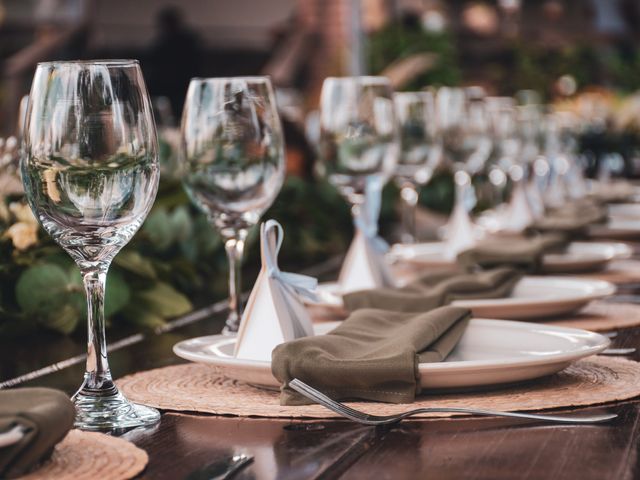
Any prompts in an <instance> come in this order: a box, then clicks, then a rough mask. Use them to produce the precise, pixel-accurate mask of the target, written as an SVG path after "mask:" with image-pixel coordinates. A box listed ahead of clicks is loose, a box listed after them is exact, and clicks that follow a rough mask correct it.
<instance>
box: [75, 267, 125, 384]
mask: <svg viewBox="0 0 640 480" xmlns="http://www.w3.org/2000/svg"><path fill="white" fill-rule="evenodd" d="M82 278H83V282H84V288H85V291H86V293H87V307H88V308H87V324H88V325H87V326H88V333H89V336H88V341H87V367H86V371H85V374H84V383H83V384H82V387H81V388H80V391H79V392H78V393H81V394H83V395H89V396H107V395H114V394H116V393H117V392H118V390H117V389H116V386H115V385H114V383H113V381H112V378H111V371H110V370H109V362H108V361H107V341H106V338H105V318H104V293H105V286H106V282H107V269H106V268H104V269H91V270H85V271H83V272H82Z"/></svg>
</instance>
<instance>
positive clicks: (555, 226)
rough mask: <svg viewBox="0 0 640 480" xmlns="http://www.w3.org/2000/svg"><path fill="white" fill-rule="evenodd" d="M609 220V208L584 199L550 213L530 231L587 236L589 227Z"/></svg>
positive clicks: (533, 225) (529, 229)
mask: <svg viewBox="0 0 640 480" xmlns="http://www.w3.org/2000/svg"><path fill="white" fill-rule="evenodd" d="M606 220H607V208H606V207H605V206H602V205H599V204H598V203H597V202H594V201H593V200H588V199H583V200H576V201H573V202H569V203H568V204H567V205H565V206H563V207H560V208H556V209H553V210H551V211H550V212H548V213H547V214H546V215H545V216H544V217H542V218H541V219H539V220H536V221H535V222H534V223H533V224H532V225H531V226H530V227H529V228H528V229H527V231H528V232H530V233H531V232H535V233H551V232H555V233H563V234H566V235H568V236H570V237H573V238H576V237H582V236H585V235H586V231H587V228H588V227H589V225H592V224H594V223H602V222H604V221H606Z"/></svg>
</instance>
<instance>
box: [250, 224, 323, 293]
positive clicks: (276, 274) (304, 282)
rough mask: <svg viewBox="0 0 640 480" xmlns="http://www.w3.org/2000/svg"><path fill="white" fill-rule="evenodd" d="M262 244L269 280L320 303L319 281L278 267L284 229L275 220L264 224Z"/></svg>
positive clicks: (261, 236) (261, 237)
mask: <svg viewBox="0 0 640 480" xmlns="http://www.w3.org/2000/svg"><path fill="white" fill-rule="evenodd" d="M260 233H261V235H260V241H261V242H262V258H263V261H264V262H265V266H266V267H267V275H268V276H269V278H273V279H275V280H278V281H279V282H280V284H281V285H282V286H283V287H284V288H286V289H287V290H289V291H290V292H292V293H295V294H296V295H299V296H300V297H303V298H306V299H308V300H310V301H312V302H318V295H317V293H316V289H317V287H318V280H317V279H316V278H314V277H310V276H308V275H301V274H299V273H289V272H283V271H281V270H280V268H279V267H278V253H279V252H280V247H281V246H282V241H283V239H284V229H283V228H282V225H280V224H279V223H278V222H277V221H275V220H267V221H266V222H265V223H263V224H262V231H261V232H260Z"/></svg>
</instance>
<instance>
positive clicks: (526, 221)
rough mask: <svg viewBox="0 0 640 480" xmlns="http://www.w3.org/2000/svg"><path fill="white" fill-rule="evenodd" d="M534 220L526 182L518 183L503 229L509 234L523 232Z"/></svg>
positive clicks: (514, 189)
mask: <svg viewBox="0 0 640 480" xmlns="http://www.w3.org/2000/svg"><path fill="white" fill-rule="evenodd" d="M534 220H535V215H534V213H533V209H532V208H531V204H530V203H529V197H528V196H527V190H526V185H525V182H524V181H519V182H516V183H515V186H514V188H513V191H512V192H511V199H510V200H509V205H508V207H507V210H506V212H505V216H504V219H503V224H502V229H503V230H505V231H507V232H521V231H523V230H524V229H525V228H527V227H528V226H529V225H531V224H532V223H533V222H534Z"/></svg>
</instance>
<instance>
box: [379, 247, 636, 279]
mask: <svg viewBox="0 0 640 480" xmlns="http://www.w3.org/2000/svg"><path fill="white" fill-rule="evenodd" d="M631 254H632V251H631V248H630V247H629V246H628V245H625V244H624V243H616V242H572V243H570V244H569V246H568V247H567V249H566V251H565V252H562V253H548V254H546V255H544V257H543V260H542V261H543V265H544V269H545V271H547V272H549V273H576V272H586V271H590V270H598V269H601V268H604V267H605V266H606V265H607V263H609V262H610V261H611V260H614V259H621V258H629V257H630V256H631ZM388 258H389V260H390V261H392V262H393V261H400V262H407V263H410V264H414V265H420V266H425V267H446V266H450V265H454V264H455V260H454V259H447V258H446V257H445V243H444V242H428V243H418V244H415V245H402V244H396V245H394V246H393V247H392V248H391V250H390V251H389V254H388Z"/></svg>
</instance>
